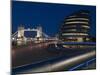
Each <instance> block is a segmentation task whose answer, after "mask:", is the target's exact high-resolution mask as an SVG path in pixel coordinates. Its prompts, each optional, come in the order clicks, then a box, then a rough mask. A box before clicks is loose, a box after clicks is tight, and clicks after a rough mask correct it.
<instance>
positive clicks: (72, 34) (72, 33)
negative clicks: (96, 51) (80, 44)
mask: <svg viewBox="0 0 100 75" xmlns="http://www.w3.org/2000/svg"><path fill="white" fill-rule="evenodd" d="M62 35H88V34H86V33H63V34H62Z"/></svg>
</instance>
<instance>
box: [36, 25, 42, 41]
mask: <svg viewBox="0 0 100 75" xmlns="http://www.w3.org/2000/svg"><path fill="white" fill-rule="evenodd" d="M36 40H37V41H38V42H41V41H43V34H42V27H41V26H38V27H37V35H36Z"/></svg>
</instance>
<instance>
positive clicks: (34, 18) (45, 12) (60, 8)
mask: <svg viewBox="0 0 100 75" xmlns="http://www.w3.org/2000/svg"><path fill="white" fill-rule="evenodd" d="M95 8H96V7H95V6H82V5H69V4H55V3H54V4H51V3H39V2H21V1H13V2H12V32H13V33H14V32H15V31H16V30H17V28H18V26H20V25H21V24H22V25H24V26H25V28H36V27H37V26H38V25H39V24H40V25H41V26H42V27H43V32H45V33H46V34H47V35H50V36H54V35H55V34H57V33H59V29H60V26H61V25H62V23H63V20H64V18H65V17H66V16H68V15H70V14H72V13H74V12H76V11H79V10H89V11H90V17H91V25H90V27H91V28H90V35H91V36H93V37H95V36H96V25H95V24H96V14H95V13H96V10H95ZM66 9H67V10H66Z"/></svg>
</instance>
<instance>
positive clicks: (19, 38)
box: [12, 26, 57, 45]
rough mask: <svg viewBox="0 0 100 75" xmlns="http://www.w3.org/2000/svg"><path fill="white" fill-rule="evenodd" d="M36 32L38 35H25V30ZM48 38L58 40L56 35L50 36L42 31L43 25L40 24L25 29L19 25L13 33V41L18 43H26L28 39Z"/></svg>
mask: <svg viewBox="0 0 100 75" xmlns="http://www.w3.org/2000/svg"><path fill="white" fill-rule="evenodd" d="M27 31H28V32H36V36H35V37H34V38H27V37H25V35H24V33H25V32H27ZM46 40H57V38H56V37H50V36H48V35H47V34H45V33H44V32H43V31H42V27H41V26H38V27H37V28H27V29H25V28H24V27H23V26H20V27H18V30H17V31H16V32H15V33H14V34H12V41H16V43H17V45H22V44H26V43H27V42H28V41H34V42H35V43H37V42H42V41H46Z"/></svg>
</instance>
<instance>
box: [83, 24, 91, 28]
mask: <svg viewBox="0 0 100 75" xmlns="http://www.w3.org/2000/svg"><path fill="white" fill-rule="evenodd" d="M82 27H84V28H90V27H89V26H84V25H82Z"/></svg>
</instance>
